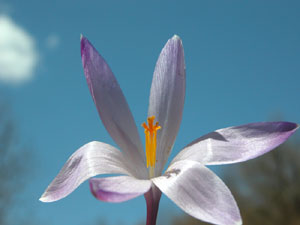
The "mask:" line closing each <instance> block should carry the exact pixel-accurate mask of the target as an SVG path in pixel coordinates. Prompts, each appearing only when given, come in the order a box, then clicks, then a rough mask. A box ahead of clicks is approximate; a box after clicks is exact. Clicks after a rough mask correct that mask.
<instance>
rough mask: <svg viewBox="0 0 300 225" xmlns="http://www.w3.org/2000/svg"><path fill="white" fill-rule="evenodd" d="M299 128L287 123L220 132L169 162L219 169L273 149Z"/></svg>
mask: <svg viewBox="0 0 300 225" xmlns="http://www.w3.org/2000/svg"><path fill="white" fill-rule="evenodd" d="M298 128H299V125H297V124H295V123H290V122H261V123H250V124H246V125H242V126H236V127H228V128H224V129H219V130H216V131H214V132H212V133H209V134H207V135H204V136H203V137H200V138H198V139H196V140H195V141H193V142H192V143H190V144H189V145H187V146H186V147H185V148H184V149H183V150H182V151H181V152H179V154H178V155H177V156H176V157H175V158H174V160H173V161H172V162H175V161H179V160H185V159H188V160H193V161H198V162H200V163H202V164H206V165H218V164H228V163H236V162H242V161H246V160H249V159H253V158H255V157H258V156H260V155H263V154H265V153H267V152H269V151H270V150H272V149H274V148H276V147H277V146H279V145H280V144H282V143H283V142H285V141H286V140H287V139H288V138H289V137H290V136H291V135H292V134H293V133H294V132H295V131H296V130H297V129H298Z"/></svg>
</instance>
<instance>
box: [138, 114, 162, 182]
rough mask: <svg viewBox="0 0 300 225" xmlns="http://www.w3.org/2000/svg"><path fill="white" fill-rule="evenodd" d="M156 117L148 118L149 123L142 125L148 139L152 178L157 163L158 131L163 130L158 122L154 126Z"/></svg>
mask: <svg viewBox="0 0 300 225" xmlns="http://www.w3.org/2000/svg"><path fill="white" fill-rule="evenodd" d="M154 120H155V116H151V117H148V119H147V122H148V126H147V124H146V123H143V124H142V127H144V129H145V139H146V158H147V168H148V167H149V166H150V171H149V174H150V177H152V176H153V172H154V167H155V161H156V136H157V131H158V130H159V129H161V127H160V126H159V125H158V122H156V123H155V125H154V124H153V122H154Z"/></svg>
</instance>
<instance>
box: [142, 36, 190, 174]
mask: <svg viewBox="0 0 300 225" xmlns="http://www.w3.org/2000/svg"><path fill="white" fill-rule="evenodd" d="M184 98H185V62H184V51H183V46H182V42H181V39H180V38H179V37H178V36H177V35H174V37H173V38H171V39H169V40H168V42H167V43H166V45H165V46H164V48H163V49H162V51H161V53H160V55H159V58H158V60H157V63H156V66H155V70H154V74H153V80H152V85H151V91H150V98H149V109H148V116H149V117H150V116H155V117H156V121H158V122H159V125H160V126H161V130H159V131H158V132H157V150H156V151H157V153H156V155H157V157H156V158H157V165H156V167H155V169H156V174H158V175H160V174H161V172H162V170H163V168H164V165H165V163H166V162H167V160H168V157H169V155H170V153H171V150H172V148H173V145H174V142H175V139H176V136H177V133H178V130H179V127H180V123H181V119H182V112H183V105H184Z"/></svg>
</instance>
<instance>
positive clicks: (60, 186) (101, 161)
mask: <svg viewBox="0 0 300 225" xmlns="http://www.w3.org/2000/svg"><path fill="white" fill-rule="evenodd" d="M130 165H131V163H130V162H128V161H126V159H125V158H124V156H123V154H122V152H120V151H119V150H117V149H116V148H114V147H113V146H111V145H108V144H105V143H101V142H96V141H94V142H90V143H88V144H86V145H84V146H82V147H81V148H80V149H78V150H77V151H76V152H75V153H74V154H73V155H72V156H71V157H70V158H69V159H68V161H67V162H66V164H65V165H64V167H63V168H62V169H61V171H60V172H59V173H58V175H57V176H56V177H55V179H54V180H53V181H52V182H51V184H50V185H49V186H48V188H47V189H46V191H45V192H44V194H43V195H42V197H41V198H40V200H41V201H42V202H53V201H57V200H59V199H62V198H64V197H66V196H67V195H69V194H70V193H71V192H73V191H74V190H75V189H76V188H77V187H78V186H79V185H80V184H81V183H82V182H84V181H85V180H87V179H89V178H91V177H93V176H96V175H99V174H129V175H132V169H131V167H130Z"/></svg>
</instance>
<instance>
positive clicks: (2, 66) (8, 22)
mask: <svg viewBox="0 0 300 225" xmlns="http://www.w3.org/2000/svg"><path fill="white" fill-rule="evenodd" d="M0 31H1V32H0V81H2V82H4V83H7V84H20V83H23V82H25V81H27V80H29V79H31V78H32V77H33V75H34V71H35V68H36V66H37V62H38V52H37V49H36V46H35V45H36V44H35V40H34V38H33V37H32V36H31V35H30V34H29V33H28V32H27V31H25V30H24V29H23V28H22V27H21V26H19V25H17V24H16V23H15V22H14V21H13V20H12V19H11V18H10V17H8V16H7V15H0Z"/></svg>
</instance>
